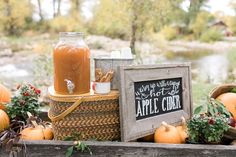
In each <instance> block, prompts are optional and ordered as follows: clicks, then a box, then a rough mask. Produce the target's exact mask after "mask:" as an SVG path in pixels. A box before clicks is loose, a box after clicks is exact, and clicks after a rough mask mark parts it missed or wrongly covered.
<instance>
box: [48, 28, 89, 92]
mask: <svg viewBox="0 0 236 157" xmlns="http://www.w3.org/2000/svg"><path fill="white" fill-rule="evenodd" d="M59 35H60V39H59V42H58V43H57V44H56V46H55V47H54V51H53V62H54V90H55V92H56V93H58V94H63V95H67V94H73V95H77V94H83V93H88V92H89V91H90V50H89V48H88V46H87V45H86V43H85V42H84V40H83V33H78V32H60V34H59Z"/></svg>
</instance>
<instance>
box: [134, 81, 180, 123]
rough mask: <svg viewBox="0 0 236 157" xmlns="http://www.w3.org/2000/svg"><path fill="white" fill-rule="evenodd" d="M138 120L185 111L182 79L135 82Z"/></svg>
mask: <svg viewBox="0 0 236 157" xmlns="http://www.w3.org/2000/svg"><path fill="white" fill-rule="evenodd" d="M134 94H135V108H136V120H140V119H144V118H148V117H153V116H156V115H160V114H165V113H168V112H173V111H177V110H182V109H183V104H182V79H181V78H173V79H163V80H153V81H143V82H134Z"/></svg>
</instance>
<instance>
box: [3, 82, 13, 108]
mask: <svg viewBox="0 0 236 157" xmlns="http://www.w3.org/2000/svg"><path fill="white" fill-rule="evenodd" d="M10 101H11V92H10V91H9V90H8V89H7V88H6V87H5V86H3V85H2V84H0V109H5V105H4V104H5V103H9V102H10Z"/></svg>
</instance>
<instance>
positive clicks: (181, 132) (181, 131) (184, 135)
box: [176, 117, 188, 143]
mask: <svg viewBox="0 0 236 157" xmlns="http://www.w3.org/2000/svg"><path fill="white" fill-rule="evenodd" d="M181 120H182V122H181V125H179V126H176V129H177V130H178V132H179V135H180V137H181V143H185V140H186V138H187V137H188V133H187V125H186V120H185V118H184V117H181Z"/></svg>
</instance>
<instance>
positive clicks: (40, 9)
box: [37, 0, 43, 21]
mask: <svg viewBox="0 0 236 157" xmlns="http://www.w3.org/2000/svg"><path fill="white" fill-rule="evenodd" d="M37 1H38V8H39V17H40V21H43V14H42V7H41V0H37Z"/></svg>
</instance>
